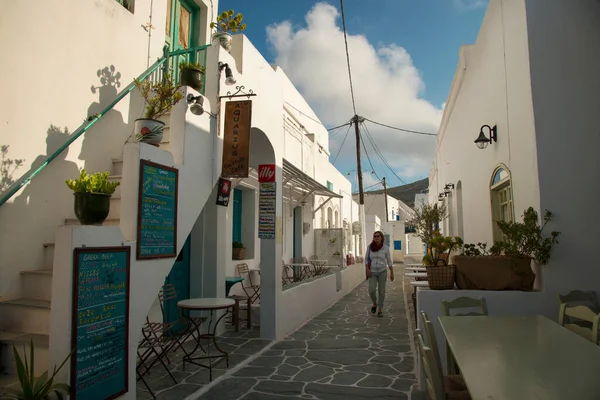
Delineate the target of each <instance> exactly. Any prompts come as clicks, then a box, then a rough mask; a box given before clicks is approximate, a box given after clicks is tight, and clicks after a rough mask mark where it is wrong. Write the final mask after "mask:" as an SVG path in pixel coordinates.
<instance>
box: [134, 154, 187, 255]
mask: <svg viewBox="0 0 600 400" xmlns="http://www.w3.org/2000/svg"><path fill="white" fill-rule="evenodd" d="M139 185H140V187H139V197H138V221H137V251H136V259H138V260H140V259H152V258H170V257H177V202H178V186H179V171H178V170H177V169H176V168H171V167H168V166H166V165H161V164H157V163H154V162H151V161H148V160H140V179H139Z"/></svg>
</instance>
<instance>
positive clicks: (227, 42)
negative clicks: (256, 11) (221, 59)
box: [210, 10, 246, 51]
mask: <svg viewBox="0 0 600 400" xmlns="http://www.w3.org/2000/svg"><path fill="white" fill-rule="evenodd" d="M242 19H244V16H243V15H242V14H241V13H237V14H235V13H234V12H233V10H227V11H223V12H222V13H221V14H219V15H217V21H216V22H211V23H210V27H211V29H216V30H217V32H215V33H214V34H213V36H212V41H213V43H215V42H218V43H219V44H220V45H221V46H222V47H223V48H224V49H225V50H227V51H231V40H232V37H231V33H237V32H242V31H244V30H246V24H243V23H242Z"/></svg>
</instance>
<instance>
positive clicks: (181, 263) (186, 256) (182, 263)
mask: <svg viewBox="0 0 600 400" xmlns="http://www.w3.org/2000/svg"><path fill="white" fill-rule="evenodd" d="M165 284H172V285H174V286H175V290H177V299H171V300H167V301H165V304H164V307H165V322H173V321H178V320H179V318H180V315H181V314H180V311H179V309H178V308H177V301H178V300H185V299H189V298H190V237H189V236H188V238H187V240H186V241H185V244H184V245H183V248H182V249H181V252H180V253H179V256H178V257H177V260H176V261H175V264H173V269H171V273H170V274H169V276H167V279H165ZM183 328H184V327H183V326H180V327H178V328H177V329H176V331H177V330H180V329H183Z"/></svg>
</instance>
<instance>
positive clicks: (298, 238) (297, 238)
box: [293, 206, 303, 262]
mask: <svg viewBox="0 0 600 400" xmlns="http://www.w3.org/2000/svg"><path fill="white" fill-rule="evenodd" d="M302 222H303V221H302V207H301V206H298V207H296V208H294V228H293V229H294V260H295V261H296V262H300V261H301V260H302Z"/></svg>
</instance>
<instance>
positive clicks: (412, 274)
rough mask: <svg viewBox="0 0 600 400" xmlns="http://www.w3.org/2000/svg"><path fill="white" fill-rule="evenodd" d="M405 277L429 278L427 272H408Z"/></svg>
mask: <svg viewBox="0 0 600 400" xmlns="http://www.w3.org/2000/svg"><path fill="white" fill-rule="evenodd" d="M404 276H408V277H409V278H427V272H407V273H405V274H404Z"/></svg>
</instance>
